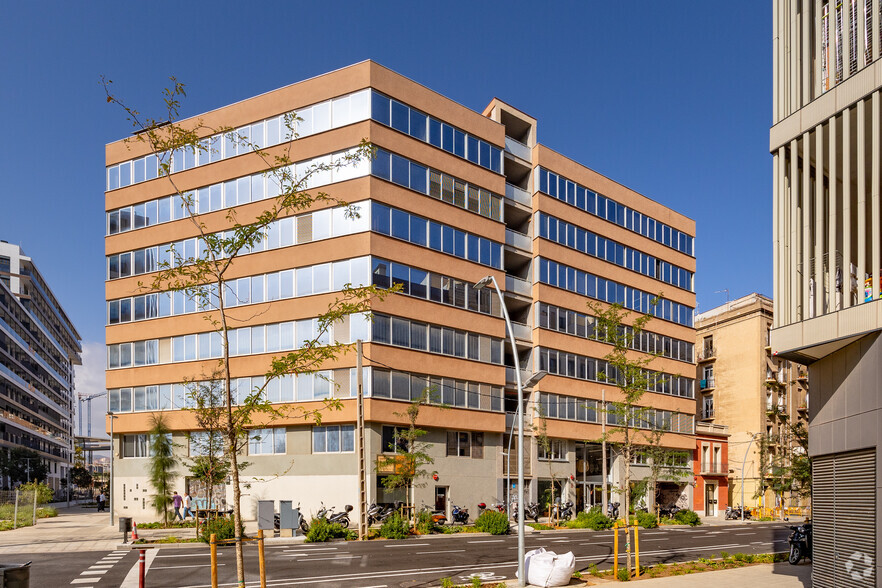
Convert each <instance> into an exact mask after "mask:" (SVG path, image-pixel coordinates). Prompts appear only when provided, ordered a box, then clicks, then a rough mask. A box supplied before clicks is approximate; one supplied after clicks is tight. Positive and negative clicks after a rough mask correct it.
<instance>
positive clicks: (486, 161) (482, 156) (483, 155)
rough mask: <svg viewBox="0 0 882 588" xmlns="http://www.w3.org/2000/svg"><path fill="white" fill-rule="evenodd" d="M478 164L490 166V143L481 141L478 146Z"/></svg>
mask: <svg viewBox="0 0 882 588" xmlns="http://www.w3.org/2000/svg"><path fill="white" fill-rule="evenodd" d="M478 149H479V160H478V161H479V165H481V166H483V167H490V145H489V144H487V143H485V142H484V141H481V143H480V145H479V147H478Z"/></svg>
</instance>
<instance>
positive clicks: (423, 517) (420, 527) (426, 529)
mask: <svg viewBox="0 0 882 588" xmlns="http://www.w3.org/2000/svg"><path fill="white" fill-rule="evenodd" d="M435 527H436V525H435V521H434V520H433V519H432V513H430V512H428V511H425V510H424V511H422V512H420V513H418V514H417V518H416V526H415V528H416V530H417V533H419V534H420V535H430V534H432V533H434V532H435V531H436V530H437V529H436V528H435Z"/></svg>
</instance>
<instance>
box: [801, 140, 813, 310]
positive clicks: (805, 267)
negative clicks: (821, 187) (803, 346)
mask: <svg viewBox="0 0 882 588" xmlns="http://www.w3.org/2000/svg"><path fill="white" fill-rule="evenodd" d="M811 137H812V134H811V132H808V131H806V132H805V133H803V135H802V190H801V193H802V206H801V208H802V210H801V211H800V213H801V214H800V216H801V218H800V219H799V220H800V224H801V225H802V239H801V243H802V275H801V276H800V277H799V279H800V289H801V292H802V305H801V306H802V313H801V316H800V317H799V320H803V321H804V320H806V319H808V317H809V315H810V314H811V313H809V301H810V298H809V280H810V279H811V275H810V274H811V272H810V271H809V269H810V268H811V264H810V258H811V256H812V242H811V234H812V227H811V224H810V223H811V219H812V215H811V202H812V197H811V194H812V192H811V190H812V176H811V160H812V158H811V145H812V139H811Z"/></svg>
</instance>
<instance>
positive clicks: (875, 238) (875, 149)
mask: <svg viewBox="0 0 882 588" xmlns="http://www.w3.org/2000/svg"><path fill="white" fill-rule="evenodd" d="M870 120H871V122H872V129H873V130H872V136H871V140H872V151H871V155H870V163H871V165H872V166H873V169H872V177H873V185H872V192H871V193H870V202H871V204H872V224H871V226H870V243H871V244H872V247H873V258H872V259H873V266H872V274H873V300H874V301H875V300H879V278H880V275H879V274H880V267H879V266H880V265H882V259H880V247H882V244H880V243H879V239H880V234H879V233H880V231H879V228H880V227H879V180H880V178H879V173H880V170H879V167H880V165H882V162H880V158H882V152H880V150H879V124H880V119H879V90H876V91H875V92H873V114H872V117H871V119H870Z"/></svg>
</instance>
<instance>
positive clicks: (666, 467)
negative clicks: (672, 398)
mask: <svg viewBox="0 0 882 588" xmlns="http://www.w3.org/2000/svg"><path fill="white" fill-rule="evenodd" d="M670 429H671V423H670V422H669V421H667V422H662V423H661V426H659V422H658V420H654V421H653V422H652V423H649V428H648V430H646V431H645V432H644V434H643V435H644V439H645V441H646V444H645V445H643V446H642V447H640V448H639V449H638V455H642V456H643V457H645V458H646V462H647V463H648V464H649V477H648V478H647V479H646V494H647V495H648V498H649V501H648V504H647V505H646V506H647V508H648V510H649V512H653V511H655V514H656V516H658V515H659V507H660V505H659V504H658V503H657V498H658V483H659V482H661V481H669V482H680V481H682V480H685V479H686V478H689V477H690V476H692V472H691V471H689V469H688V468H686V467H684V465H685V464H686V463H688V460H689V452H688V451H675V450H671V449H668V448H666V447H664V446H663V445H662V440H663V439H664V435H665V433H666V431H669V430H670Z"/></svg>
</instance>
